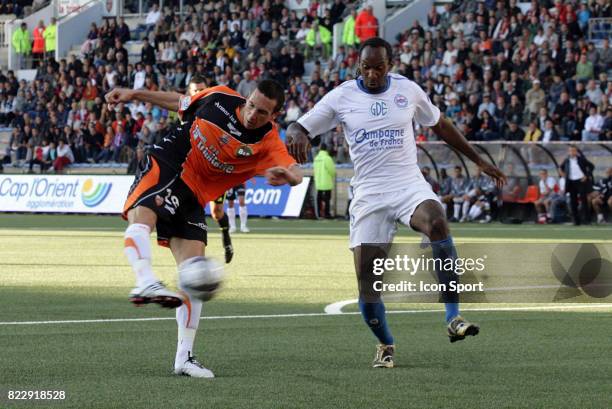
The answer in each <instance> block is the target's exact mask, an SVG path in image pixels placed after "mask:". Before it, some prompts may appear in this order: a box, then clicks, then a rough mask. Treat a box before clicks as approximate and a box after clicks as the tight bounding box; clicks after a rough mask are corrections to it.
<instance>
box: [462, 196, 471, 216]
mask: <svg viewBox="0 0 612 409" xmlns="http://www.w3.org/2000/svg"><path fill="white" fill-rule="evenodd" d="M469 210H470V201H469V200H466V201H465V202H463V209H462V213H461V216H462V217H463V218H467V216H468V211H469Z"/></svg>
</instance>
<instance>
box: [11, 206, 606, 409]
mask: <svg viewBox="0 0 612 409" xmlns="http://www.w3.org/2000/svg"><path fill="white" fill-rule="evenodd" d="M250 227H251V230H252V232H253V233H251V234H248V235H245V234H236V235H235V236H234V247H235V250H236V256H235V259H234V261H233V262H232V263H231V264H230V265H229V266H228V267H227V271H228V279H227V281H226V284H225V288H224V290H223V292H222V293H221V294H220V295H219V297H218V298H217V299H215V300H213V301H212V302H210V303H206V304H205V305H204V314H203V315H204V317H205V319H203V320H202V321H201V323H200V329H199V331H198V338H197V339H196V350H195V353H196V355H197V356H198V358H199V359H200V360H201V361H202V362H203V363H204V364H205V365H206V366H208V367H209V368H211V369H212V370H213V371H214V372H215V375H216V376H217V378H216V379H212V380H209V379H190V378H184V377H176V376H173V375H172V374H171V369H172V365H173V360H174V352H175V343H176V324H175V322H174V319H173V317H174V313H173V312H172V311H167V310H162V309H160V308H158V307H157V306H147V307H144V308H134V307H132V306H131V305H130V304H129V303H128V302H127V293H128V292H129V290H130V288H131V287H132V286H133V274H132V273H131V271H130V268H129V266H128V264H127V262H126V261H125V260H124V256H123V247H122V244H123V240H122V232H123V229H124V224H123V222H122V221H121V220H120V219H119V218H117V217H108V216H95V217H93V216H44V215H41V216H33V215H30V216H24V215H12V214H8V215H7V214H5V215H0V305H1V306H2V308H0V368H1V372H0V392H1V393H2V395H0V408H39V407H51V408H79V409H85V408H88V409H89V408H232V409H233V408H368V409H369V408H513V409H514V408H610V407H612V382H611V374H612V354H611V349H610V347H611V345H612V344H611V343H610V342H611V340H612V338H611V336H612V329H611V328H612V308H611V307H609V306H600V307H599V308H574V307H568V308H567V309H561V310H560V309H556V310H553V309H551V310H549V311H547V310H528V309H526V310H514V311H512V310H504V311H495V310H490V311H482V308H483V307H485V308H486V307H487V305H482V304H481V305H474V306H466V310H467V309H469V308H470V307H473V308H480V309H481V310H480V311H471V312H470V311H465V312H464V315H465V316H466V317H469V319H470V320H473V321H476V322H478V323H479V324H481V326H482V332H481V334H480V335H479V336H477V337H475V338H470V339H467V340H465V341H463V342H459V343H455V344H450V343H449V342H448V339H447V337H446V335H445V326H444V324H443V313H442V312H441V311H431V310H432V309H436V310H440V309H441V306H439V305H435V304H403V305H390V306H389V309H391V310H393V309H401V310H403V311H405V312H403V313H394V314H390V316H389V322H390V325H391V329H392V331H393V333H394V336H395V338H396V344H397V354H396V364H397V367H396V368H394V369H392V370H375V369H372V368H371V367H370V362H371V360H372V358H373V356H374V346H375V339H374V338H373V336H372V335H371V334H370V332H369V330H368V329H367V328H366V326H365V325H364V324H363V322H362V321H361V318H360V316H359V315H357V314H356V313H355V312H356V308H355V306H354V305H349V306H347V307H346V308H345V309H344V310H345V311H346V312H348V314H342V315H326V314H324V313H323V311H324V307H325V306H326V305H328V304H330V303H333V302H336V301H340V300H347V299H351V298H355V296H356V280H355V278H354V272H353V267H352V257H351V253H350V252H349V251H348V249H347V243H348V226H347V224H346V223H345V222H330V221H322V222H314V221H300V220H257V219H253V220H251V221H250ZM211 230H212V233H211V234H210V235H209V244H210V247H209V254H210V255H213V256H215V255H216V256H218V257H219V256H221V254H222V253H221V245H220V236H219V234H217V233H216V231H215V229H211ZM452 230H453V235H454V237H455V240H456V241H457V242H470V241H483V242H491V241H534V242H537V241H550V242H561V241H584V242H588V241H602V240H604V241H610V240H612V235H611V234H610V228H609V227H599V226H595V227H580V228H574V227H570V226H533V225H520V226H508V225H499V224H494V225H488V226H482V225H456V224H455V225H453V226H452ZM417 240H419V237H418V236H416V235H415V234H413V233H410V232H409V231H408V230H406V229H404V230H402V233H401V234H400V236H399V238H398V241H400V242H402V241H404V242H411V241H417ZM517 256H519V255H517ZM154 268H155V271H156V273H157V274H158V275H159V276H160V277H161V278H162V279H163V280H164V281H166V282H167V283H169V284H171V285H174V284H175V282H176V273H175V266H174V262H173V259H172V256H171V254H170V252H169V251H168V250H166V249H163V248H158V247H156V248H155V250H154ZM540 306H542V305H540ZM506 307H510V308H515V307H516V306H506ZM406 311H407V312H406ZM145 318H151V320H142V319H145ZM211 318H212V319H211ZM134 319H141V320H134ZM111 320H114V321H111ZM48 321H73V322H64V323H60V322H54V323H48ZM74 321H81V322H74ZM14 322H21V324H17V325H15V324H10V323H14ZM26 322H29V323H26ZM9 390H63V391H65V392H66V399H65V400H63V401H55V402H41V401H37V402H32V401H10V400H8V399H7V391H9Z"/></svg>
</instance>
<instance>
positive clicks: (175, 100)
mask: <svg viewBox="0 0 612 409" xmlns="http://www.w3.org/2000/svg"><path fill="white" fill-rule="evenodd" d="M181 96H182V94H179V93H177V92H165V91H149V90H143V89H129V88H115V89H113V90H112V91H110V92H108V93H107V94H106V95H105V96H104V98H105V99H106V103H108V104H109V105H114V104H118V103H119V102H130V101H133V100H137V101H141V102H144V103H148V102H150V103H151V104H153V105H157V106H158V107H160V108H164V109H167V110H169V111H178V109H179V102H180V99H181Z"/></svg>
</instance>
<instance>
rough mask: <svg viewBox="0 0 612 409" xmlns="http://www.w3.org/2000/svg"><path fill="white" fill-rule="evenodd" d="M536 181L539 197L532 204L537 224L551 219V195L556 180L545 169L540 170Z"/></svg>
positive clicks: (555, 186)
mask: <svg viewBox="0 0 612 409" xmlns="http://www.w3.org/2000/svg"><path fill="white" fill-rule="evenodd" d="M539 177H540V178H539V181H538V191H539V193H540V194H539V197H538V199H537V200H536V201H535V203H534V205H535V208H536V213H537V215H538V216H537V217H538V218H537V221H538V223H539V224H546V223H547V221H549V220H551V217H550V204H551V197H552V196H553V194H554V193H555V188H558V187H557V182H556V181H555V178H554V177H552V176H550V175H549V174H548V171H547V170H546V169H542V170H540V173H539Z"/></svg>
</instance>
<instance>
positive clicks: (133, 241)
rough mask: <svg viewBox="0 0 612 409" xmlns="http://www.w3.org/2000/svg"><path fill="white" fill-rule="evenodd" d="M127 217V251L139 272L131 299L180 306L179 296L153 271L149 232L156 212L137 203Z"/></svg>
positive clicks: (135, 271)
mask: <svg viewBox="0 0 612 409" xmlns="http://www.w3.org/2000/svg"><path fill="white" fill-rule="evenodd" d="M127 217H128V222H129V226H128V228H127V229H126V230H125V235H124V246H125V247H124V253H125V255H126V257H127V259H128V262H129V263H130V264H131V266H132V270H133V271H134V273H135V274H136V287H135V288H134V289H133V290H132V291H131V292H130V295H129V300H130V301H131V302H132V303H134V304H136V305H143V304H149V303H156V304H160V305H161V306H162V307H166V308H176V307H178V306H179V305H181V303H182V300H181V298H180V296H179V295H178V294H177V293H175V292H173V291H170V290H168V289H167V288H166V287H165V286H164V285H163V284H162V283H161V282H160V281H159V280H158V279H157V277H155V274H154V273H153V267H152V263H151V241H150V235H151V231H152V230H153V229H154V227H155V223H156V221H157V215H156V214H155V212H153V210H151V209H149V208H146V207H144V206H137V207H135V208H133V209H131V210H129V211H128V213H127Z"/></svg>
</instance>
